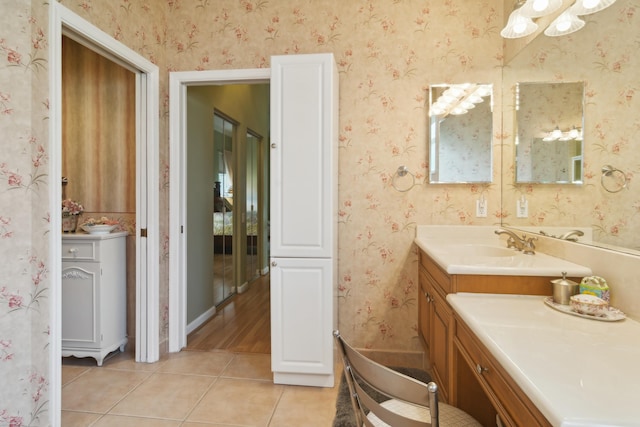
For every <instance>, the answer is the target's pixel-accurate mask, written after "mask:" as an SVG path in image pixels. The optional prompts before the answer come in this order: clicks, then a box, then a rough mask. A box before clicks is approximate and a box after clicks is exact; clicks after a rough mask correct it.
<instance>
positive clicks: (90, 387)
mask: <svg viewBox="0 0 640 427" xmlns="http://www.w3.org/2000/svg"><path fill="white" fill-rule="evenodd" d="M149 375H150V374H149V373H148V372H131V371H118V370H113V369H105V368H92V369H91V370H90V371H89V372H87V373H85V374H84V375H82V376H80V377H78V378H77V379H76V380H75V381H72V382H70V383H69V384H67V385H65V386H63V387H62V409H65V410H71V411H88V412H98V413H101V414H104V413H106V412H107V411H108V410H109V409H110V408H111V407H112V406H113V405H115V404H116V403H118V401H120V399H122V398H123V397H124V396H125V395H126V394H127V393H129V392H130V391H131V390H133V389H134V388H135V387H136V386H137V385H138V384H140V383H141V382H142V381H143V380H145V379H146V378H147V377H148V376H149Z"/></svg>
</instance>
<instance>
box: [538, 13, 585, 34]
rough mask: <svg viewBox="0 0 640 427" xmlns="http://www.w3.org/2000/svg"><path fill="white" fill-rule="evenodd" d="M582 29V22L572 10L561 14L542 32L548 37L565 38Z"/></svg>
mask: <svg viewBox="0 0 640 427" xmlns="http://www.w3.org/2000/svg"><path fill="white" fill-rule="evenodd" d="M582 27H584V21H583V20H582V19H580V18H578V15H576V14H575V13H574V12H573V11H572V8H569V9H567V10H565V11H564V12H562V14H561V15H560V16H558V17H557V18H556V19H555V20H554V21H553V22H552V23H551V25H549V26H548V27H547V29H546V30H544V34H545V35H546V36H549V37H559V36H566V35H567V34H571V33H575V32H576V31H578V30H579V29H581V28H582Z"/></svg>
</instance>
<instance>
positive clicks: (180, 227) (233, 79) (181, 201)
mask: <svg viewBox="0 0 640 427" xmlns="http://www.w3.org/2000/svg"><path fill="white" fill-rule="evenodd" d="M270 78H271V70H270V69H268V68H257V69H244V70H211V71H179V72H172V73H169V149H170V153H169V157H170V164H169V186H170V188H171V191H170V193H169V351H170V352H177V351H180V350H181V349H183V348H184V347H186V345H187V285H186V283H187V272H186V254H187V249H186V247H187V246H186V245H187V239H186V231H187V227H188V224H187V222H186V210H187V206H186V194H187V191H186V185H187V176H186V161H187V156H186V143H187V104H186V103H187V86H204V85H226V84H263V83H269V79H270Z"/></svg>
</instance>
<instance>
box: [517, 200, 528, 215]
mask: <svg viewBox="0 0 640 427" xmlns="http://www.w3.org/2000/svg"><path fill="white" fill-rule="evenodd" d="M528 216H529V201H528V200H526V199H525V200H518V201H517V202H516V217H518V218H527V217H528Z"/></svg>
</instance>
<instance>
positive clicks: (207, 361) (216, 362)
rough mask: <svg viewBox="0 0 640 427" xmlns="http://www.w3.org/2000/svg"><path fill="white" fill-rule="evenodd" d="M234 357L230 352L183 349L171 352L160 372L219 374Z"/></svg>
mask: <svg viewBox="0 0 640 427" xmlns="http://www.w3.org/2000/svg"><path fill="white" fill-rule="evenodd" d="M232 359H233V354H232V353H229V352H209V351H181V352H179V353H172V354H170V355H169V356H168V357H167V360H166V361H165V362H163V364H162V366H160V369H159V372H171V373H174V374H194V375H211V376H218V375H220V373H221V372H222V371H223V370H224V368H225V367H226V366H227V365H228V364H229V362H230V361H231V360H232Z"/></svg>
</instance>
